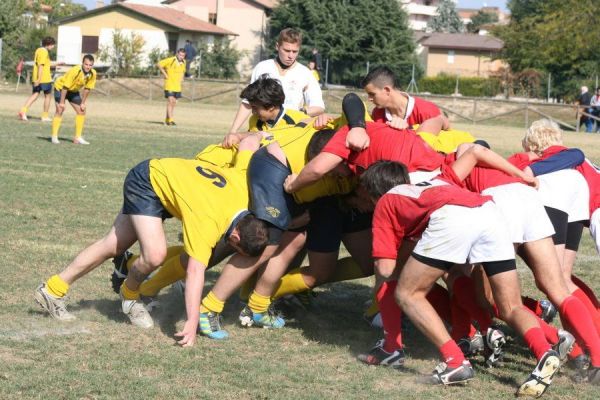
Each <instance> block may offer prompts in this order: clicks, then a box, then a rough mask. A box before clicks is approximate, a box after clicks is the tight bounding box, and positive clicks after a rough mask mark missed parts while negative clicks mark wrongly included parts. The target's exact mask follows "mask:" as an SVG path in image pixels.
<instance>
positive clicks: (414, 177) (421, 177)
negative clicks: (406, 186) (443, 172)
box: [408, 168, 440, 185]
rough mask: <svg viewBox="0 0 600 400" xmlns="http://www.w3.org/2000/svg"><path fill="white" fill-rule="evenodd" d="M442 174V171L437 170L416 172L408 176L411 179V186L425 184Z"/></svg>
mask: <svg viewBox="0 0 600 400" xmlns="http://www.w3.org/2000/svg"><path fill="white" fill-rule="evenodd" d="M439 174H440V169H439V168H438V169H435V170H433V171H415V172H409V173H408V176H409V177H410V184H411V185H416V184H417V183H421V182H425V181H428V180H431V179H433V178H435V177H436V176H438V175H439Z"/></svg>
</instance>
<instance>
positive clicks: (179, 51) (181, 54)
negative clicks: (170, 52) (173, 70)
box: [175, 48, 185, 62]
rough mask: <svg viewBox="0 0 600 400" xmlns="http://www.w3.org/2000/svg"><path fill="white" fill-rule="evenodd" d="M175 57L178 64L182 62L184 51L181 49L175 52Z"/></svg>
mask: <svg viewBox="0 0 600 400" xmlns="http://www.w3.org/2000/svg"><path fill="white" fill-rule="evenodd" d="M175 57H177V60H178V61H179V62H181V61H183V59H184V58H185V49H184V48H181V49H178V50H177V53H175Z"/></svg>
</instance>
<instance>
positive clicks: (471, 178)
mask: <svg viewBox="0 0 600 400" xmlns="http://www.w3.org/2000/svg"><path fill="white" fill-rule="evenodd" d="M455 161H456V153H450V154H448V155H447V156H446V159H445V160H444V163H445V164H446V165H448V166H449V167H450V166H452V164H454V162H455ZM516 182H520V183H524V182H523V180H521V179H520V178H517V177H514V176H510V175H508V174H507V173H506V172H503V171H500V170H497V169H494V168H486V167H474V168H473V170H472V171H471V173H470V174H469V175H468V176H467V177H466V178H465V180H464V181H463V184H464V187H466V188H467V189H469V190H470V191H472V192H476V193H481V192H483V191H484V190H485V189H489V188H491V187H496V186H500V185H507V184H509V183H516Z"/></svg>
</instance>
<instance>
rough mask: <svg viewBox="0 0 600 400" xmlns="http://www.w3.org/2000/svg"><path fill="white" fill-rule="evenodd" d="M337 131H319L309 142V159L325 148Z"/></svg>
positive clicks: (307, 155) (307, 149) (307, 151)
mask: <svg viewBox="0 0 600 400" xmlns="http://www.w3.org/2000/svg"><path fill="white" fill-rule="evenodd" d="M335 132H336V131H335V130H333V129H323V130H320V131H317V132H316V133H315V134H314V135H313V137H311V138H310V141H309V142H308V146H307V147H306V158H307V159H308V160H309V161H310V160H312V159H313V158H315V157H316V156H317V155H318V154H319V153H320V152H321V151H322V150H323V148H324V147H325V145H326V144H327V143H329V141H330V140H331V138H332V137H333V135H335Z"/></svg>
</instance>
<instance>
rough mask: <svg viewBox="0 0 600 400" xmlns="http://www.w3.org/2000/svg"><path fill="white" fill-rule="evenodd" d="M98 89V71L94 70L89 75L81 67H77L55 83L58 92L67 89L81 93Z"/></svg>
mask: <svg viewBox="0 0 600 400" xmlns="http://www.w3.org/2000/svg"><path fill="white" fill-rule="evenodd" d="M95 87H96V70H95V69H94V68H92V69H91V70H90V72H88V73H87V74H86V73H84V72H83V70H82V69H81V65H75V66H74V67H72V68H71V69H70V70H68V71H67V73H66V74H64V75H63V76H61V77H60V78H58V79H57V80H56V82H54V88H55V89H56V90H63V89H67V90H68V91H69V92H79V91H80V90H81V89H89V90H92V89H93V88H95Z"/></svg>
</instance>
